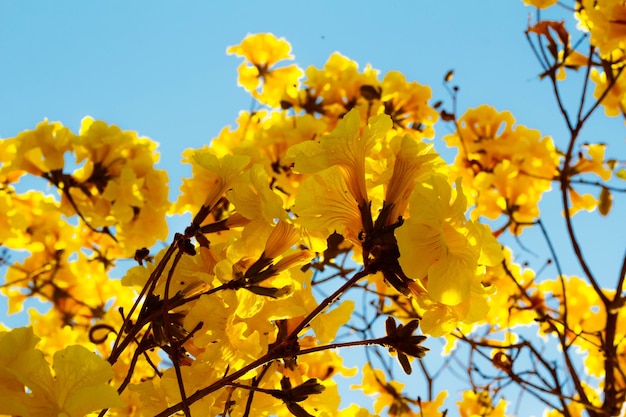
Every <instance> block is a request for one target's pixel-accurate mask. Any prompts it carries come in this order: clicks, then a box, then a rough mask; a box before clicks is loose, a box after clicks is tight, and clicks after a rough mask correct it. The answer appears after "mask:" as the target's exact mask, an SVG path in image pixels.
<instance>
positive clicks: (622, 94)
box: [591, 68, 626, 117]
mask: <svg viewBox="0 0 626 417" xmlns="http://www.w3.org/2000/svg"><path fill="white" fill-rule="evenodd" d="M591 80H592V81H593V82H594V83H595V84H596V88H595V89H594V91H593V96H594V97H595V98H596V99H598V98H600V97H601V96H602V95H603V94H605V91H606V89H607V88H608V87H609V81H608V79H607V75H606V72H604V71H603V72H602V73H600V72H598V70H596V69H595V68H594V69H592V70H591ZM601 105H602V107H604V113H605V114H606V115H607V116H610V117H614V116H619V115H620V114H625V113H626V77H624V76H620V77H619V78H617V80H616V81H615V83H614V84H613V86H612V87H611V89H610V90H609V92H608V94H606V95H605V96H604V99H603V100H602V103H601Z"/></svg>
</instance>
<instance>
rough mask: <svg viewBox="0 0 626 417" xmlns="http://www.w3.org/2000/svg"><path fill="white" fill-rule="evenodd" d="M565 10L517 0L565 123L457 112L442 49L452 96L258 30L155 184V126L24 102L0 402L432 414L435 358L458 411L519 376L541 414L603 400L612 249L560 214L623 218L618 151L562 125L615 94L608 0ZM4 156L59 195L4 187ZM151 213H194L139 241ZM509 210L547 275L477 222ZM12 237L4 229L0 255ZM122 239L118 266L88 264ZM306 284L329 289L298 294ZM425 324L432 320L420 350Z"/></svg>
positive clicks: (620, 42) (620, 358) (618, 325)
mask: <svg viewBox="0 0 626 417" xmlns="http://www.w3.org/2000/svg"><path fill="white" fill-rule="evenodd" d="M526 3H528V4H532V5H534V6H536V7H537V8H546V7H552V6H553V4H554V3H556V2H555V1H541V0H534V1H531V0H527V1H526ZM571 12H573V13H575V16H576V18H577V19H578V21H579V24H580V29H581V31H582V34H580V33H579V34H574V35H572V34H570V33H568V32H567V31H566V29H565V27H564V25H563V23H562V22H556V21H544V20H540V19H538V20H537V21H536V22H533V23H532V24H531V25H530V26H529V27H528V29H527V31H526V34H527V36H528V41H529V44H530V46H531V48H532V51H534V53H535V55H536V57H537V60H538V62H539V64H540V66H541V75H540V76H541V78H542V79H544V81H545V83H546V84H547V85H549V86H550V87H551V88H552V89H553V91H554V97H555V99H556V102H557V104H558V108H559V109H560V114H557V115H556V116H559V117H562V118H563V120H564V122H565V123H566V125H567V128H568V131H569V134H570V135H569V138H567V140H565V141H563V142H562V143H560V142H555V141H553V140H552V139H551V138H550V137H546V136H543V135H542V134H541V133H540V132H539V131H537V130H533V129H530V128H527V127H524V126H521V125H516V123H515V119H514V117H513V115H512V114H510V113H509V112H506V111H499V110H496V109H494V108H493V107H490V106H487V105H483V106H479V107H478V108H474V109H467V110H466V111H464V112H462V113H461V112H459V111H458V109H457V95H458V88H457V87H455V86H453V80H452V78H453V73H452V72H449V73H448V74H446V75H445V77H444V82H445V84H446V86H447V87H448V89H449V93H450V97H449V99H450V100H449V101H451V104H450V105H448V106H444V105H443V104H442V102H441V101H439V102H437V103H434V104H431V103H430V101H431V99H432V97H431V91H430V88H429V87H427V86H423V85H421V84H419V83H417V82H415V81H408V80H406V78H405V76H404V75H402V74H401V73H399V72H394V71H391V72H388V73H386V74H384V75H382V76H381V75H380V74H379V73H378V71H376V70H374V69H372V68H370V67H367V68H365V69H359V68H358V66H357V65H356V63H355V62H353V61H352V60H350V59H349V58H347V57H344V56H342V55H340V54H338V53H335V54H333V55H331V56H330V57H329V59H328V61H327V62H326V64H325V65H324V66H323V67H322V68H315V67H309V68H308V69H307V70H306V71H304V70H302V69H301V68H300V67H299V66H297V65H296V64H293V63H290V62H289V61H290V60H291V59H292V56H291V48H290V45H289V43H288V42H287V41H286V40H284V39H278V38H276V37H275V36H273V35H271V34H256V35H250V36H248V37H246V38H245V39H244V40H243V41H242V42H241V44H240V45H237V46H233V47H231V48H229V49H228V52H229V53H230V54H233V55H236V56H238V57H240V58H242V59H243V62H242V64H241V66H240V67H239V84H240V85H241V86H242V87H243V88H244V89H246V91H248V92H249V93H250V94H251V95H252V97H253V98H254V99H255V100H256V102H257V103H258V105H259V108H258V109H257V110H255V111H250V112H241V113H240V116H239V119H238V120H237V124H236V127H234V128H232V127H227V128H224V129H223V130H222V131H221V132H220V134H219V135H218V137H216V138H214V139H213V141H212V142H211V144H210V145H208V146H206V147H204V148H203V149H190V150H187V151H185V153H184V154H183V162H184V163H186V164H190V165H191V168H192V176H191V178H188V179H184V180H183V185H182V187H181V190H180V196H179V198H178V199H177V201H176V202H174V203H170V202H169V201H168V197H167V196H168V187H167V182H168V176H167V173H166V172H164V171H162V170H157V169H155V167H154V164H155V163H156V162H157V160H158V154H157V153H156V144H155V143H154V142H152V141H150V140H149V139H147V138H144V137H140V136H138V135H137V134H136V133H135V132H131V131H123V130H121V129H119V128H118V127H116V126H112V125H108V124H107V123H105V122H102V121H96V120H93V119H90V118H86V119H84V120H83V123H82V126H81V128H80V130H79V131H78V132H72V131H70V130H69V129H68V128H66V127H64V126H63V125H62V124H61V123H58V122H48V121H44V122H42V123H40V124H39V125H38V126H37V127H36V128H35V129H33V130H27V131H24V132H22V133H20V134H19V135H17V136H16V137H14V138H9V139H4V140H1V141H0V164H1V165H0V207H1V210H0V213H3V214H2V216H0V222H1V227H0V242H1V243H2V245H3V247H4V249H5V250H4V251H3V252H2V261H3V263H5V264H6V274H5V277H4V283H3V285H2V291H3V293H4V295H5V296H6V297H7V298H8V301H9V310H10V313H15V312H18V311H20V310H21V309H22V306H23V303H24V301H25V300H26V299H27V298H29V297H35V298H38V299H41V300H45V301H46V302H48V303H49V311H47V312H46V313H45V314H41V313H34V312H31V317H30V326H29V327H26V328H16V329H12V330H11V329H7V330H6V331H4V332H0V413H2V414H4V415H11V416H23V417H26V416H42V417H43V416H69V417H74V416H82V415H86V414H90V413H91V415H101V416H103V415H110V416H169V415H185V416H205V415H215V416H217V415H220V416H227V415H228V416H257V415H279V416H289V415H294V416H298V417H301V416H331V415H342V416H359V417H365V416H370V415H372V414H371V411H372V410H373V411H374V412H375V413H376V415H380V414H381V413H386V414H387V415H392V416H413V415H415V416H440V415H445V414H446V413H452V412H453V411H454V413H456V412H457V411H456V410H451V409H449V408H448V407H446V406H444V400H445V399H446V396H447V395H450V392H448V391H446V390H445V389H443V388H442V387H441V386H440V384H439V385H438V382H439V381H440V380H441V379H443V378H446V376H445V371H449V370H454V369H456V372H457V373H458V372H459V370H461V371H462V372H463V373H464V379H463V381H465V382H466V387H465V388H466V391H465V392H464V393H463V394H462V396H460V397H459V398H458V399H457V402H456V404H457V405H458V413H459V414H460V415H462V416H469V415H483V416H486V415H491V416H497V415H504V414H505V413H506V412H510V413H515V414H519V412H520V410H519V405H520V404H521V400H520V398H522V397H524V398H526V397H532V398H535V399H536V400H538V401H540V402H542V403H544V405H545V407H546V409H547V415H549V416H556V415H564V416H568V417H569V416H580V415H588V416H611V415H619V414H620V412H621V410H622V407H623V403H624V400H625V395H626V374H625V372H626V369H625V367H626V363H625V361H626V359H625V358H626V345H625V343H624V337H625V336H626V322H625V321H624V320H625V317H624V314H623V309H622V307H623V305H624V302H625V301H626V298H625V296H624V294H623V293H624V291H623V283H624V278H625V275H626V259H623V260H619V259H616V260H607V262H617V263H619V264H620V265H621V270H620V275H619V276H618V277H617V279H615V280H614V283H613V286H612V287H611V288H604V287H603V285H602V284H603V282H604V281H601V280H600V279H599V277H598V276H597V274H596V273H594V271H593V270H592V269H591V267H590V266H589V265H588V263H587V261H586V257H585V251H584V248H583V247H584V245H583V242H580V241H579V240H578V239H577V237H576V233H575V227H574V224H573V216H574V215H575V213H576V212H578V211H579V210H588V211H597V212H598V213H599V215H602V216H608V215H609V214H612V215H613V216H615V217H616V220H615V221H616V222H620V221H621V218H620V217H621V216H620V215H619V214H614V213H611V212H612V204H613V198H614V196H620V195H623V193H624V192H626V188H624V186H623V183H620V181H621V180H624V179H626V168H625V167H624V166H625V165H626V161H624V160H619V159H618V158H611V157H607V156H605V155H606V154H607V145H604V144H594V143H584V144H583V143H580V140H579V139H580V137H581V132H582V131H583V128H584V127H585V125H586V122H587V121H588V119H589V117H590V116H591V115H592V114H593V113H595V112H598V111H600V110H601V108H602V109H603V110H604V112H605V113H606V115H607V116H609V117H613V116H620V115H621V116H622V117H624V116H626V95H625V94H626V81H625V80H626V78H625V77H624V76H622V75H621V73H622V71H623V68H624V66H623V65H624V49H625V48H626V6H625V5H624V4H622V3H621V2H618V1H615V0H596V1H592V0H579V1H577V2H576V4H575V6H574V8H573V9H572V10H571ZM578 38H581V40H580V39H578ZM571 71H577V72H578V73H579V74H583V75H582V77H579V79H581V80H582V81H581V83H582V85H581V91H582V93H581V96H580V98H579V100H578V101H576V102H573V103H571V102H568V101H566V100H565V99H564V98H563V96H562V94H561V90H562V88H563V86H566V85H567V86H568V88H569V86H570V85H571V84H567V83H568V82H570V83H571V79H567V80H566V77H567V75H568V73H570V72H571ZM592 89H593V92H592V91H591V90H592ZM591 96H593V98H592V97H591ZM438 124H439V125H445V124H447V125H448V126H450V127H452V132H453V133H451V134H449V135H447V136H445V137H444V140H445V141H446V143H447V144H448V145H449V146H451V147H455V148H457V150H458V153H457V157H456V159H455V160H454V161H453V162H446V161H444V160H443V159H442V158H441V157H440V155H439V154H438V153H437V152H436V151H435V147H434V146H433V144H432V141H431V139H433V138H434V137H435V126H436V125H438ZM609 149H610V148H609ZM608 153H609V154H610V151H609V152H608ZM27 175H30V176H34V177H40V178H43V179H45V180H46V181H47V182H48V183H49V184H50V185H52V186H53V187H54V188H56V190H57V191H58V194H57V196H46V195H44V194H43V193H42V192H40V191H28V192H20V191H18V189H19V188H18V187H16V184H17V182H18V181H19V180H20V179H21V178H22V177H23V176H27ZM583 186H585V187H587V188H589V189H592V190H595V194H581V193H580V190H579V189H580V188H581V187H583ZM553 187H554V191H553V192H555V193H558V194H559V196H560V200H561V202H562V204H561V208H560V209H561V210H562V211H563V217H564V218H565V227H566V233H567V236H568V240H569V242H567V243H566V242H558V245H565V244H568V245H570V246H571V249H572V251H573V252H574V254H575V257H576V259H577V260H578V262H579V264H580V267H581V269H582V270H583V271H584V274H583V276H582V277H576V276H571V275H568V271H567V270H566V268H565V265H561V262H560V260H559V257H558V256H557V254H556V252H555V251H554V249H553V248H554V245H555V244H557V242H553V241H552V239H551V238H550V236H549V234H548V233H547V232H546V228H545V227H544V224H543V222H542V217H541V214H540V211H539V201H540V199H541V198H542V196H543V195H544V193H546V192H550V190H551V189H552V188H553ZM173 213H176V214H179V213H192V215H193V220H192V221H191V224H189V225H188V227H186V228H185V230H180V231H178V232H177V233H176V234H175V236H174V239H173V240H172V241H171V242H170V243H169V244H168V245H167V247H165V248H164V249H161V250H158V249H157V248H155V244H156V242H157V241H163V240H165V239H166V238H167V236H168V225H167V222H166V216H167V215H168V214H173ZM531 228H536V229H539V230H540V231H541V232H542V234H543V236H544V239H545V241H546V244H547V246H548V247H549V248H550V250H551V251H552V253H551V261H552V262H553V263H554V264H555V266H556V272H557V273H556V275H555V276H553V277H552V279H544V280H538V279H535V273H534V272H533V270H531V269H529V268H527V267H526V266H523V265H519V264H517V263H516V261H515V256H514V254H513V253H512V250H510V249H509V248H507V247H505V246H503V244H502V243H501V242H499V241H498V239H500V240H503V239H504V238H505V237H507V236H514V237H517V238H523V234H524V231H526V230H528V229H531ZM18 250H26V251H28V255H27V256H26V257H24V258H23V259H19V260H17V261H11V262H10V257H11V255H12V252H13V251H18ZM123 259H133V260H134V261H135V262H136V266H134V267H131V268H129V269H128V270H127V271H126V272H125V276H124V278H123V279H122V280H114V279H111V278H110V274H111V271H112V269H113V268H114V267H115V265H116V264H117V263H118V261H120V260H123ZM320 287H323V288H324V289H326V290H329V294H328V295H326V296H323V297H320V296H317V297H316V296H315V293H314V290H315V289H316V288H320ZM355 293H357V294H359V295H362V299H363V300H364V301H363V302H362V303H360V304H361V305H359V306H358V310H357V309H356V307H357V305H356V304H355V302H354V301H353V299H355V297H348V296H349V295H350V294H355ZM529 326H530V327H529ZM529 328H530V329H531V332H532V333H534V335H535V337H528V329H529ZM346 330H347V331H346ZM346 334H347V335H346ZM539 336H541V337H539ZM427 337H428V338H431V339H432V338H439V339H442V340H445V352H444V353H445V355H447V356H446V358H447V359H446V360H445V361H444V362H443V364H442V365H438V366H437V369H433V365H432V363H434V362H433V361H429V358H430V357H431V355H438V353H437V352H428V349H426V348H425V347H424V346H423V343H424V341H425V340H426V338H427ZM357 346H361V347H367V349H366V353H367V356H366V359H365V360H364V362H365V363H364V364H363V368H362V369H361V370H360V371H359V372H360V376H361V381H362V382H361V383H360V384H358V385H357V386H354V387H352V388H353V389H355V390H361V391H363V392H364V393H365V394H374V398H375V400H374V403H373V404H369V405H368V404H360V405H356V404H352V405H350V406H347V407H343V408H342V406H341V405H340V400H341V398H340V391H339V388H338V385H337V381H336V379H335V378H334V377H335V376H336V375H344V376H345V375H353V374H354V373H355V372H356V371H355V370H353V369H350V368H348V367H346V366H345V365H344V363H343V359H342V356H341V355H342V354H343V353H345V352H346V351H349V350H350V349H354V348H355V347H357ZM547 349H552V353H553V354H556V359H553V358H550V357H549V355H546V350H547ZM580 352H583V353H584V354H583V355H580V354H579V353H580ZM390 356H391V357H395V359H396V365H395V366H391V365H389V362H388V361H387V360H386V358H389V357H390ZM413 368H416V370H417V371H416V372H419V373H421V374H422V375H423V377H424V380H425V381H426V382H427V383H426V384H425V385H424V386H420V387H417V388H411V389H407V388H406V387H405V386H403V384H402V383H401V382H400V381H399V379H398V378H397V377H396V375H397V373H398V371H399V370H402V371H403V372H405V373H407V374H410V373H411V372H413ZM448 377H449V376H448ZM516 398H518V400H516ZM509 406H510V408H509V409H508V411H507V407H509Z"/></svg>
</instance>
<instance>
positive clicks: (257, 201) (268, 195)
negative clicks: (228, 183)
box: [226, 164, 287, 223]
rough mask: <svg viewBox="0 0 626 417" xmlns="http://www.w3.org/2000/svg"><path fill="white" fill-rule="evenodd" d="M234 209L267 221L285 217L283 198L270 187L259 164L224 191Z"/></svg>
mask: <svg viewBox="0 0 626 417" xmlns="http://www.w3.org/2000/svg"><path fill="white" fill-rule="evenodd" d="M226 195H227V197H228V200H229V201H230V202H231V203H233V204H234V205H235V210H236V211H237V212H238V213H239V214H241V215H243V216H244V217H246V218H248V219H250V220H254V219H259V218H260V219H263V220H265V221H266V222H267V223H271V222H273V219H286V218H287V212H286V211H285V210H284V209H283V200H282V199H281V198H280V196H278V194H276V193H275V192H274V191H272V190H271V189H270V179H269V177H268V175H267V172H266V171H265V168H263V166H262V165H261V164H256V165H254V166H252V168H250V169H249V170H247V171H245V172H244V173H243V174H242V175H241V176H240V177H239V178H238V179H237V180H236V181H235V182H234V183H233V186H232V189H231V190H230V191H228V192H227V193H226Z"/></svg>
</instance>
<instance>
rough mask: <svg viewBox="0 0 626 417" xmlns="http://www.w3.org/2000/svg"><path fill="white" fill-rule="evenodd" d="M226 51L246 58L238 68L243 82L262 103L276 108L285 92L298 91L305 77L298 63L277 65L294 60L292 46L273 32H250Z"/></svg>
mask: <svg viewBox="0 0 626 417" xmlns="http://www.w3.org/2000/svg"><path fill="white" fill-rule="evenodd" d="M226 52H227V53H228V54H233V55H237V56H240V57H243V58H244V59H245V61H244V62H243V63H242V64H241V65H240V66H239V69H238V71H239V80H238V82H239V85H241V86H242V87H244V88H245V89H246V91H248V92H250V93H251V94H252V95H253V96H254V97H255V98H257V99H258V100H259V101H261V102H262V103H265V104H267V105H270V106H272V107H275V106H278V104H279V102H280V100H281V98H282V97H283V96H284V95H287V94H289V92H291V95H294V94H295V93H294V92H293V91H291V90H293V86H294V85H297V84H298V80H299V78H300V77H302V70H301V69H300V68H298V67H297V66H296V65H289V66H286V67H282V68H274V65H276V64H277V63H279V62H280V61H283V60H290V59H293V56H292V55H291V54H290V52H291V46H290V45H289V43H288V42H287V41H286V40H285V39H284V38H280V39H278V38H276V37H275V36H274V35H273V34H271V33H259V34H255V35H248V36H247V37H246V38H245V39H244V40H243V41H242V42H241V44H239V45H236V46H231V47H229V48H228V49H227V50H226ZM261 85H262V89H261V91H260V92H259V91H258V89H259V87H260V86H261Z"/></svg>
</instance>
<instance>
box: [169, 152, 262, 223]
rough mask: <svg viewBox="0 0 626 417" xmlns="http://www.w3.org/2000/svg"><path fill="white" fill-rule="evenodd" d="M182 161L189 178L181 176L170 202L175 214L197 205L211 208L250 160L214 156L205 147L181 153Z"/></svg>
mask: <svg viewBox="0 0 626 417" xmlns="http://www.w3.org/2000/svg"><path fill="white" fill-rule="evenodd" d="M183 162H187V163H191V173H192V177H191V178H189V179H188V178H183V184H182V185H181V187H180V191H181V195H180V197H179V198H178V201H177V202H176V204H175V205H174V210H175V212H176V213H181V212H184V211H193V212H197V210H199V209H200V207H206V208H209V209H211V208H213V207H214V206H215V204H216V203H217V202H218V201H219V199H220V198H221V197H222V195H223V194H224V193H225V192H226V191H227V190H228V189H230V188H231V186H232V184H233V183H234V181H235V180H236V179H237V177H238V176H239V175H241V173H242V172H243V171H244V169H245V168H246V167H247V166H248V164H249V162H250V158H249V157H248V156H243V155H225V156H224V157H223V158H218V157H217V156H215V155H214V154H213V153H212V152H211V151H210V150H209V148H207V147H205V148H204V149H202V150H198V151H196V150H192V149H188V150H186V151H185V152H184V153H183Z"/></svg>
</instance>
